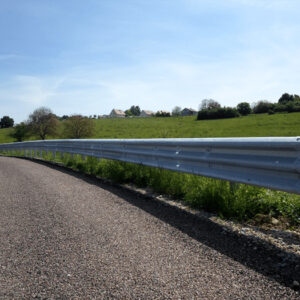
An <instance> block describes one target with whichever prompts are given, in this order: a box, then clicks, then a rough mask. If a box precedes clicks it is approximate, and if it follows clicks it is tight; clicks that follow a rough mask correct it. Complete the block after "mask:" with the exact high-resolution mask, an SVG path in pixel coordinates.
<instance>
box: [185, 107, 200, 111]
mask: <svg viewBox="0 0 300 300" xmlns="http://www.w3.org/2000/svg"><path fill="white" fill-rule="evenodd" d="M183 110H189V111H194V112H197V111H196V110H195V109H193V108H187V107H186V108H184V109H183Z"/></svg>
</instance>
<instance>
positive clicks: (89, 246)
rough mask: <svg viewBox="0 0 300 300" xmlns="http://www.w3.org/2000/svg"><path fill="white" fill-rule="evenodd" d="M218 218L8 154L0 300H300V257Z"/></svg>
mask: <svg viewBox="0 0 300 300" xmlns="http://www.w3.org/2000/svg"><path fill="white" fill-rule="evenodd" d="M210 218H211V216H209V215H207V217H206V218H204V217H199V216H197V215H193V214H192V213H190V212H187V211H184V209H183V207H182V208H180V209H178V208H176V207H174V206H171V205H169V204H166V203H163V201H158V200H155V199H150V198H145V197H140V196H138V195H137V194H136V193H133V192H131V191H128V190H124V189H123V188H118V187H115V186H111V185H109V184H106V183H102V182H100V181H99V180H95V179H91V178H88V177H87V176H83V175H80V174H78V173H75V172H73V171H67V170H65V169H62V168H59V167H54V166H52V167H50V166H47V165H46V164H43V163H34V162H31V161H30V160H24V159H16V158H6V157H0V266H1V268H0V299H33V298H34V299H230V300H232V299H299V296H300V295H299V292H298V291H297V290H296V289H293V288H291V287H290V286H291V283H292V282H293V281H298V282H299V280H300V279H299V274H297V273H296V274H295V272H294V270H295V267H296V266H297V265H299V263H300V261H299V256H296V254H295V253H294V252H291V255H292V257H293V258H294V261H293V263H291V260H287V261H285V263H286V264H287V267H286V268H285V271H286V273H285V272H284V271H282V272H281V270H280V271H278V272H277V271H276V269H275V268H274V266H276V265H278V264H279V263H282V261H283V258H282V256H280V255H279V254H281V253H285V251H283V249H281V248H276V247H275V246H274V245H273V244H267V243H266V242H261V240H260V239H257V237H256V238H255V239H254V240H253V243H251V245H249V241H252V239H253V236H250V237H248V230H246V231H245V234H240V233H239V229H236V230H232V228H231V227H230V226H224V225H222V224H219V223H218V222H217V221H214V220H211V219H210ZM224 227H226V231H225V232H227V234H226V235H224V234H222V232H224V231H223V229H224ZM253 247H257V250H255V251H254V250H253ZM267 257H269V258H270V259H271V260H270V261H269V262H267V260H266V258H267ZM283 257H286V255H283ZM290 267H291V268H292V269H290ZM278 274H280V276H279V278H277V279H276V276H275V275H278ZM293 276H294V277H293Z"/></svg>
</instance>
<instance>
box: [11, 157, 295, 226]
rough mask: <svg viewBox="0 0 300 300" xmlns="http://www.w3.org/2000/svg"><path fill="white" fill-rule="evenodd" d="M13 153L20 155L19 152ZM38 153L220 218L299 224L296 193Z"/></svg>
mask: <svg viewBox="0 0 300 300" xmlns="http://www.w3.org/2000/svg"><path fill="white" fill-rule="evenodd" d="M14 154H15V153H14ZM17 155H18V156H23V155H24V154H23V153H21V152H19V153H17ZM40 155H41V156H42V158H43V159H45V160H49V161H56V162H61V163H63V164H64V165H65V166H67V167H69V168H73V169H75V170H78V171H80V172H83V173H86V174H92V175H95V176H99V177H102V178H105V179H109V180H111V181H113V182H115V183H119V184H124V183H133V184H135V185H137V186H138V187H150V188H151V189H152V190H153V191H154V192H156V193H160V194H166V195H170V196H172V197H173V198H175V199H177V200H183V201H184V202H185V203H186V204H188V205H190V206H191V207H194V208H197V209H203V210H206V211H208V212H213V213H216V214H217V215H219V216H220V217H222V218H226V219H233V220H238V221H242V222H245V221H250V222H251V221H252V222H253V221H258V222H268V221H271V220H274V219H273V218H276V220H279V221H280V222H279V223H280V225H281V226H283V225H284V226H283V227H285V228H299V226H300V196H299V195H295V194H290V193H285V192H279V191H273V190H268V189H264V188H258V187H254V186H250V185H245V184H234V185H233V186H232V185H230V183H229V182H228V181H224V180H217V179H211V178H206V177H201V176H195V175H190V174H184V173H178V172H173V171H168V170H163V169H158V168H153V167H146V166H141V165H136V164H131V163H125V162H118V161H112V160H105V159H101V160H98V159H97V158H94V157H87V158H83V157H81V156H80V155H74V156H73V157H72V156H71V155H69V154H65V155H63V156H60V155H59V154H58V155H56V156H55V157H53V156H52V154H50V153H49V154H46V153H40Z"/></svg>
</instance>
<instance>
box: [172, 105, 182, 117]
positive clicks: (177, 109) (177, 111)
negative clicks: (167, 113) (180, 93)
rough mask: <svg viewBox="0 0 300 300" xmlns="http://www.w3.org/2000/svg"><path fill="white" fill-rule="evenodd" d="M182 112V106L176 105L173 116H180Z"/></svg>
mask: <svg viewBox="0 0 300 300" xmlns="http://www.w3.org/2000/svg"><path fill="white" fill-rule="evenodd" d="M180 113H181V107H179V106H175V107H174V108H173V110H172V116H175V117H179V116H180Z"/></svg>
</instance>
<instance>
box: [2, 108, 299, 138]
mask: <svg viewBox="0 0 300 300" xmlns="http://www.w3.org/2000/svg"><path fill="white" fill-rule="evenodd" d="M94 122H95V128H96V130H95V133H94V135H93V137H92V138H99V139H100V138H194V137H255V136H257V137H259V136H297V135H300V113H290V114H274V115H268V114H261V115H250V116H246V117H240V118H235V119H222V120H205V121H196V120H195V117H178V118H173V117H172V118H126V119H100V120H94ZM60 126H61V129H62V126H63V122H61V124H60ZM11 132H12V129H1V130H0V143H7V142H12V141H13V138H11V137H10V133H11ZM60 132H62V130H60ZM49 138H64V136H63V135H62V134H58V135H57V136H54V137H49ZM30 139H38V137H34V136H32V137H30Z"/></svg>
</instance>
